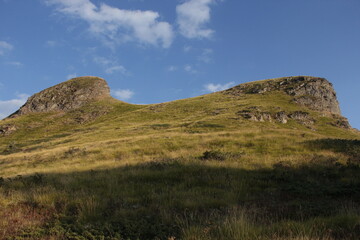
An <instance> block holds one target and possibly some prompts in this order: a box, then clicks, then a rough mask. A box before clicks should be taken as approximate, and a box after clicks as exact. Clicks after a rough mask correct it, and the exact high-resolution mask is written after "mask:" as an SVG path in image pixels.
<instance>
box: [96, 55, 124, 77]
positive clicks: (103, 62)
mask: <svg viewBox="0 0 360 240" xmlns="http://www.w3.org/2000/svg"><path fill="white" fill-rule="evenodd" d="M93 60H94V62H95V63H97V64H99V65H100V66H102V67H103V68H104V71H105V73H106V74H113V73H114V72H120V73H121V74H123V75H129V72H128V71H127V69H126V68H125V67H124V66H122V65H120V64H118V63H117V61H116V60H110V59H108V58H104V57H99V56H96V57H94V59H93Z"/></svg>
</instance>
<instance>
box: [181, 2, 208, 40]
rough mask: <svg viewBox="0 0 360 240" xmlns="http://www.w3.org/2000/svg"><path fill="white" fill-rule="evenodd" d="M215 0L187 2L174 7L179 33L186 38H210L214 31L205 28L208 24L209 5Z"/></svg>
mask: <svg viewBox="0 0 360 240" xmlns="http://www.w3.org/2000/svg"><path fill="white" fill-rule="evenodd" d="M213 3H215V0H188V1H186V2H184V3H182V4H180V5H178V6H177V7H176V13H177V23H178V25H179V29H180V33H181V34H182V35H183V36H184V37H186V38H210V37H211V36H212V35H213V33H214V30H212V29H209V28H207V27H206V24H207V23H208V22H210V19H211V16H210V11H211V9H210V5H211V4H213Z"/></svg>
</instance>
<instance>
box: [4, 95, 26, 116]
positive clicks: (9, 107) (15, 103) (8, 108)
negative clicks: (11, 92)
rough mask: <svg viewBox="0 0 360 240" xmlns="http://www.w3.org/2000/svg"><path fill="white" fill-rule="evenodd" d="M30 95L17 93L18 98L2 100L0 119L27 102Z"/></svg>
mask: <svg viewBox="0 0 360 240" xmlns="http://www.w3.org/2000/svg"><path fill="white" fill-rule="evenodd" d="M28 97H29V95H27V94H16V98H14V99H10V100H0V119H3V118H5V117H7V116H9V115H10V114H12V113H14V112H15V111H16V110H18V109H19V108H20V107H21V106H22V105H24V103H25V102H26V100H27V98H28Z"/></svg>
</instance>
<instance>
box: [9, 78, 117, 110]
mask: <svg viewBox="0 0 360 240" xmlns="http://www.w3.org/2000/svg"><path fill="white" fill-rule="evenodd" d="M107 97H110V89H109V87H108V85H107V83H106V81H105V80H104V79H102V78H99V77H90V76H88V77H78V78H73V79H70V80H68V81H66V82H63V83H60V84H58V85H55V86H53V87H50V88H48V89H45V90H43V91H41V92H39V93H36V94H34V95H33V96H31V97H30V98H29V99H28V100H27V102H26V103H25V104H24V105H23V106H22V107H21V108H20V109H19V110H18V111H16V112H15V113H13V114H12V115H10V116H9V117H16V116H20V115H24V114H28V113H34V112H51V111H69V110H73V109H76V108H79V107H81V106H84V105H85V104H87V103H90V102H92V101H96V100H99V99H103V98H107Z"/></svg>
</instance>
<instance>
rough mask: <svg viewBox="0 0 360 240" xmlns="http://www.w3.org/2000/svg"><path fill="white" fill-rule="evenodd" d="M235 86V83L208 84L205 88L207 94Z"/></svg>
mask: <svg viewBox="0 0 360 240" xmlns="http://www.w3.org/2000/svg"><path fill="white" fill-rule="evenodd" d="M233 84H234V82H229V83H225V84H214V83H209V84H206V85H205V86H204V87H205V91H207V92H217V91H222V90H225V89H228V88H230V87H231V85H233Z"/></svg>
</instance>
